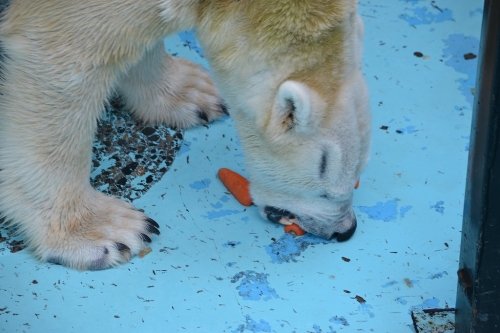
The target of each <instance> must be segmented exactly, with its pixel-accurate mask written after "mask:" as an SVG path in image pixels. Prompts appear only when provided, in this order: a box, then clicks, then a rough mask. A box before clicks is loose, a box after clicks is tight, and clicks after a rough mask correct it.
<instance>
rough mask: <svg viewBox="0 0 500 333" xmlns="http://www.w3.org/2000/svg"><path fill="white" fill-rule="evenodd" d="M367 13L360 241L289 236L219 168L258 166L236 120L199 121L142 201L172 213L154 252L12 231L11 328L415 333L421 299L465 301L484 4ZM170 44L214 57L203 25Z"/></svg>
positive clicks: (5, 252)
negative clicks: (463, 233)
mask: <svg viewBox="0 0 500 333" xmlns="http://www.w3.org/2000/svg"><path fill="white" fill-rule="evenodd" d="M360 11H361V13H362V16H363V17H364V20H365V24H366V45H365V58H364V59H365V73H366V77H367V80H368V84H369V87H370V91H371V105H372V110H373V148H372V154H371V160H370V162H369V165H368V167H367V169H366V171H365V172H364V174H363V176H362V179H361V187H360V189H359V190H357V191H356V193H355V208H356V211H357V216H358V224H359V225H358V231H357V232H356V234H355V235H354V236H353V238H352V239H351V240H350V241H348V242H346V243H336V242H326V241H323V240H321V239H318V238H314V237H311V236H307V235H306V236H304V237H299V238H295V237H292V236H290V235H286V234H284V233H283V229H282V228H281V227H279V226H277V225H274V224H272V223H270V222H267V221H265V220H263V219H261V218H260V216H259V214H258V213H257V209H256V208H254V207H250V208H244V207H242V206H240V205H239V204H238V203H237V202H236V201H235V200H234V199H233V198H232V197H231V196H230V195H228V193H227V192H226V191H225V189H224V188H223V186H222V185H221V184H220V183H219V181H218V179H217V178H216V172H217V170H218V168H220V167H229V168H232V169H234V170H236V171H239V172H241V173H242V174H245V167H244V164H243V157H242V154H243V152H242V150H241V148H240V145H239V142H238V139H237V137H236V134H235V130H234V128H233V123H232V121H231V120H230V119H229V118H226V119H223V120H221V121H218V122H216V123H214V124H211V125H210V126H208V127H200V128H196V129H192V130H188V131H185V132H184V140H183V142H182V146H181V148H180V150H179V152H178V154H177V156H176V158H175V160H174V162H173V164H172V165H171V166H170V169H169V170H168V171H167V172H166V174H165V175H164V176H163V177H162V178H161V179H160V180H159V181H158V182H156V183H155V184H154V185H153V186H152V187H151V188H150V189H149V190H148V191H147V192H146V193H144V194H142V196H141V197H139V198H137V199H135V200H134V201H133V203H134V205H136V206H137V207H139V208H142V209H144V210H145V212H146V213H147V214H148V215H149V216H151V217H152V218H154V219H155V220H156V221H158V223H159V224H160V225H161V231H162V234H161V236H159V237H157V238H156V239H154V242H153V243H152V245H151V247H152V252H151V253H150V254H148V255H146V256H145V257H143V258H135V259H133V260H132V262H131V263H129V264H127V265H123V266H120V267H117V268H115V269H111V270H106V271H99V272H77V271H73V270H69V269H66V268H64V267H60V266H55V265H50V264H45V263H40V262H37V261H35V260H34V259H33V258H32V257H31V255H30V254H29V252H28V251H27V250H22V251H18V252H15V253H12V252H11V251H10V250H11V249H12V244H11V243H9V244H10V245H9V244H7V241H3V242H1V243H0V332H9V333H13V332H43V333H45V332H65V333H66V332H81V333H84V332H135V331H140V332H254V333H256V332H315V333H318V332H329V333H331V332H376V333H383V332H388V333H400V332H414V331H415V328H414V326H413V323H412V318H411V312H412V311H413V310H423V309H428V308H446V307H454V305H455V293H456V273H455V272H456V270H457V265H458V255H459V245H460V229H461V224H462V209H463V194H464V187H465V172H466V163H467V155H468V144H469V132H470V119H471V111H472V103H473V87H474V85H475V77H476V74H475V69H476V65H477V58H475V55H477V52H478V44H479V36H480V24H481V18H482V9H481V2H480V1H474V0H461V1H455V0H438V1H428V0H399V1H398V0H392V1H376V0H360ZM167 47H168V49H169V50H170V51H171V52H173V53H177V54H178V55H179V56H184V57H188V58H190V59H194V60H196V61H198V62H201V63H204V61H203V59H201V58H200V54H202V53H201V50H199V48H198V47H197V45H196V41H195V40H193V39H192V35H191V34H189V33H184V34H180V35H177V36H174V37H172V38H170V39H169V40H168V41H167ZM0 231H1V232H2V234H3V236H4V238H5V235H6V234H7V231H5V230H0ZM0 239H1V238H0ZM430 331H431V330H429V332H430ZM421 332H422V331H421Z"/></svg>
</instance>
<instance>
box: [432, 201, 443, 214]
mask: <svg viewBox="0 0 500 333" xmlns="http://www.w3.org/2000/svg"><path fill="white" fill-rule="evenodd" d="M431 208H432V209H434V210H435V211H436V212H438V213H439V214H444V201H442V200H440V201H438V202H436V203H435V204H434V205H431Z"/></svg>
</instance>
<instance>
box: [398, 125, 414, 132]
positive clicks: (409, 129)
mask: <svg viewBox="0 0 500 333" xmlns="http://www.w3.org/2000/svg"><path fill="white" fill-rule="evenodd" d="M417 132H418V129H416V127H415V126H413V125H410V126H406V127H404V128H400V129H398V133H399V134H415V133H417Z"/></svg>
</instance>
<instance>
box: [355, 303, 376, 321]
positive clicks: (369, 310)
mask: <svg viewBox="0 0 500 333" xmlns="http://www.w3.org/2000/svg"><path fill="white" fill-rule="evenodd" d="M359 310H360V312H361V313H364V314H366V315H368V316H369V317H370V318H373V317H375V313H374V312H373V306H371V305H370V304H367V303H363V304H360V305H359Z"/></svg>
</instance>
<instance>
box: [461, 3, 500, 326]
mask: <svg viewBox="0 0 500 333" xmlns="http://www.w3.org/2000/svg"><path fill="white" fill-rule="evenodd" d="M476 82H477V83H476V98H475V104H474V112H473V116H472V132H471V146H470V147H471V148H470V152H469V165H468V170H467V187H466V191H465V207H464V217H463V227H462V243H461V249H460V262H459V270H458V290H457V303H456V309H457V311H456V318H455V322H456V332H457V333H471V332H477V333H495V332H500V0H486V1H485V3H484V14H483V25H482V35H481V43H480V51H479V64H478V75H477V81H476Z"/></svg>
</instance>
